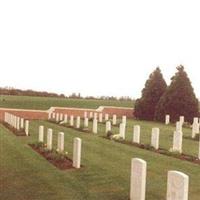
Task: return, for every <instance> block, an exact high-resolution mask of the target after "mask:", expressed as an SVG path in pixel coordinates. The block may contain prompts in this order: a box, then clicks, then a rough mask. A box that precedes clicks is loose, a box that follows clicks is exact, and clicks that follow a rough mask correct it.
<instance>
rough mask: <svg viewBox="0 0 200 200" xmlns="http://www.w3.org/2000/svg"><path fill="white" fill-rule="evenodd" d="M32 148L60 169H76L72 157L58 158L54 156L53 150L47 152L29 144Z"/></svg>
mask: <svg viewBox="0 0 200 200" xmlns="http://www.w3.org/2000/svg"><path fill="white" fill-rule="evenodd" d="M29 145H30V146H31V148H32V149H33V150H34V151H36V152H37V153H39V154H40V155H42V156H43V157H44V158H46V160H48V161H49V162H50V163H51V164H53V165H54V166H55V167H57V168H58V169H60V170H67V169H72V168H73V169H75V168H74V167H73V166H72V164H73V161H72V160H71V159H70V158H63V159H62V160H56V159H53V158H52V152H45V151H42V150H41V148H36V147H35V146H34V145H32V144H29Z"/></svg>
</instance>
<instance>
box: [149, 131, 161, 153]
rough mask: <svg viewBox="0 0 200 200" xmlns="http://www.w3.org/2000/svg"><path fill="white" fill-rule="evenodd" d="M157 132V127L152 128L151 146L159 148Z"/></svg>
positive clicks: (158, 132)
mask: <svg viewBox="0 0 200 200" xmlns="http://www.w3.org/2000/svg"><path fill="white" fill-rule="evenodd" d="M159 134H160V130H159V128H152V133H151V146H152V147H154V148H155V149H156V150H157V149H159Z"/></svg>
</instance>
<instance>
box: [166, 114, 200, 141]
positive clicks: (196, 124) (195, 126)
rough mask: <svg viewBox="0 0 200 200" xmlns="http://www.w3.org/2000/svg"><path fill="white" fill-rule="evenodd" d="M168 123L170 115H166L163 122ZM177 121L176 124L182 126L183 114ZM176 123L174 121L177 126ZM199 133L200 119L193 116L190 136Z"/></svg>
mask: <svg viewBox="0 0 200 200" xmlns="http://www.w3.org/2000/svg"><path fill="white" fill-rule="evenodd" d="M169 123H170V115H166V116H165V124H166V125H168V124H169ZM177 123H179V124H178V126H180V125H181V126H183V124H184V116H180V118H179V121H178V122H177ZM177 123H176V126H177ZM181 129H182V127H181ZM199 133H200V119H199V118H198V117H194V118H193V123H192V138H195V137H196V134H199Z"/></svg>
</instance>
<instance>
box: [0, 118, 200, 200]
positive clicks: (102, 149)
mask: <svg viewBox="0 0 200 200" xmlns="http://www.w3.org/2000/svg"><path fill="white" fill-rule="evenodd" d="M134 123H138V122H135V121H129V127H131V126H132V124H134ZM141 123H143V125H144V128H143V129H144V130H145V131H146V133H144V134H143V135H144V136H143V139H144V140H145V138H146V140H148V139H147V138H148V132H150V128H151V127H153V126H155V125H156V126H157V125H159V126H160V127H162V129H163V130H164V129H165V126H163V125H161V124H154V123H150V122H149V123H146V122H141ZM40 124H43V125H45V127H51V128H53V129H54V146H56V140H57V132H58V131H64V132H65V149H66V150H67V151H68V152H69V156H70V157H71V156H72V141H73V138H74V137H81V138H82V139H83V152H82V164H83V165H85V167H84V168H82V169H81V170H78V171H74V170H69V171H59V170H57V169H56V168H55V167H53V166H52V165H51V164H49V163H48V162H47V161H46V160H45V159H43V158H42V157H40V156H39V155H38V154H37V153H35V152H33V151H32V149H30V148H29V147H28V146H27V143H28V142H30V141H36V140H37V137H38V126H39V125H40ZM145 124H146V126H145ZM168 128H169V129H173V127H168ZM168 128H166V129H168ZM128 129H131V128H128ZM104 130H105V126H104V125H101V126H100V128H99V131H100V132H101V133H100V135H101V134H103V132H104ZM116 131H117V129H116ZM168 131H170V130H168ZM128 132H129V131H128ZM146 134H147V135H146ZM98 135H99V134H98ZM127 135H128V137H130V135H132V134H131V132H130V133H128V134H127ZM0 137H1V138H0V139H1V140H0V141H1V152H0V160H1V161H2V162H0V170H1V171H0V174H1V177H0V182H1V183H3V184H2V185H1V192H0V199H6V200H10V199H20V200H21V199H30V200H36V199H37V200H39V199H42V200H46V199H48V200H57V199H59V200H64V199H69V200H80V199H81V200H84V199H87V200H90V199H91V200H95V199H98V200H99V199H100V200H101V199H105V200H111V199H115V200H123V199H124V200H126V199H128V196H129V179H130V161H131V158H133V157H139V158H142V159H144V160H146V161H147V163H148V174H147V198H146V199H147V200H161V199H165V194H166V182H167V171H168V170H179V171H182V172H184V173H186V174H188V175H189V176H190V192H189V199H190V200H199V195H200V187H199V186H200V167H199V165H195V164H192V163H189V162H186V161H181V160H178V159H175V158H170V157H166V156H163V155H159V154H155V153H152V152H149V151H146V150H142V149H139V148H136V147H131V146H128V145H124V144H119V143H116V142H113V141H109V140H105V139H103V138H101V137H98V136H95V135H91V134H84V133H80V132H78V131H75V130H72V129H67V128H64V127H60V126H58V125H54V124H50V123H48V122H42V121H39V122H38V121H32V122H31V136H30V137H28V138H27V137H25V138H19V137H15V136H14V135H12V134H11V133H9V132H8V131H7V130H6V129H4V128H2V127H1V131H0ZM164 141H165V139H163V141H162V142H163V143H165V142H164ZM189 149H190V148H189Z"/></svg>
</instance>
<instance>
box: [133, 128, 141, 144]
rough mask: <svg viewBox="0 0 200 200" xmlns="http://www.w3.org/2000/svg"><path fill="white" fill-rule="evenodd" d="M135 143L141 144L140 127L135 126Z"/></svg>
mask: <svg viewBox="0 0 200 200" xmlns="http://www.w3.org/2000/svg"><path fill="white" fill-rule="evenodd" d="M133 142H134V143H138V144H139V143H140V126H139V125H135V126H134V127H133Z"/></svg>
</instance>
